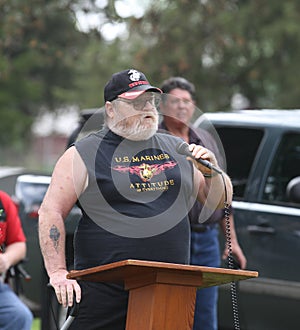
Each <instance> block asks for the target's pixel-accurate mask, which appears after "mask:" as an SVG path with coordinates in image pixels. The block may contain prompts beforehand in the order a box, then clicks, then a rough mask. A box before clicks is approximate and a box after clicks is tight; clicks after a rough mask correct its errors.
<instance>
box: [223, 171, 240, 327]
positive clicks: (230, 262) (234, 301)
mask: <svg viewBox="0 0 300 330" xmlns="http://www.w3.org/2000/svg"><path fill="white" fill-rule="evenodd" d="M221 177H222V180H223V184H224V194H225V201H224V213H225V214H224V218H225V236H226V245H227V249H228V268H229V269H235V267H234V264H235V263H234V259H233V255H232V246H231V230H230V208H229V206H230V205H229V203H228V192H227V188H226V184H225V179H224V176H223V173H221ZM230 294H231V304H232V313H233V324H234V330H240V321H239V309H238V299H237V289H236V282H234V281H233V282H231V283H230Z"/></svg>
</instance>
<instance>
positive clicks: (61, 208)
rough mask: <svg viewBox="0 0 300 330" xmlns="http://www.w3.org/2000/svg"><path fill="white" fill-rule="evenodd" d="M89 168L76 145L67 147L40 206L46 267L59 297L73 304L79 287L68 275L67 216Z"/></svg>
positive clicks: (62, 301) (81, 189) (78, 296)
mask: <svg viewBox="0 0 300 330" xmlns="http://www.w3.org/2000/svg"><path fill="white" fill-rule="evenodd" d="M86 181H87V173H86V168H85V166H84V163H83V161H82V160H81V158H80V156H79V155H78V152H77V151H76V149H75V147H71V148H70V149H68V150H67V151H66V152H65V153H64V154H63V156H62V157H61V158H60V159H59V160H58V162H57V164H56V166H55V169H54V171H53V174H52V179H51V183H50V185H49V188H48V190H47V193H46V195H45V198H44V200H43V202H42V205H41V207H40V210H39V240H40V247H41V251H42V254H43V258H44V263H45V267H46V270H47V273H48V275H49V277H50V284H51V285H52V286H53V287H54V289H55V292H56V295H57V298H58V301H59V302H60V303H62V304H63V305H64V306H66V305H67V302H68V304H69V305H72V303H73V290H75V292H76V297H77V300H78V301H79V299H80V288H79V286H78V284H77V283H76V281H70V280H67V279H66V274H67V268H66V261H65V260H66V255H65V226H64V219H65V218H66V217H67V215H68V214H69V212H70V210H71V209H72V207H73V206H74V204H75V203H76V201H77V199H78V196H79V195H80V194H81V192H82V191H83V190H84V188H85V186H86Z"/></svg>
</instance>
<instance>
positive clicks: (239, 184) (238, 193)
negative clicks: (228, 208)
mask: <svg viewBox="0 0 300 330" xmlns="http://www.w3.org/2000/svg"><path fill="white" fill-rule="evenodd" d="M215 128H216V129H217V132H218V134H219V136H220V139H221V141H222V144H223V147H224V150H225V155H226V162H227V173H228V174H229V176H230V177H231V179H232V183H233V186H234V195H235V199H240V200H241V199H243V197H244V193H245V188H246V184H247V181H248V177H249V174H250V170H251V167H252V164H253V162H254V159H255V156H256V152H257V150H258V148H259V145H260V142H261V140H262V138H263V135H264V132H263V130H260V129H252V128H241V127H222V126H219V127H218V126H216V127H215Z"/></svg>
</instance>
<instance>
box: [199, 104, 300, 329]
mask: <svg viewBox="0 0 300 330" xmlns="http://www.w3.org/2000/svg"><path fill="white" fill-rule="evenodd" d="M195 126H197V127H204V126H205V127H206V129H210V130H211V131H213V133H215V134H216V133H217V135H216V136H218V137H219V139H220V140H219V142H222V145H223V148H224V151H225V155H226V160H227V172H228V174H229V175H230V177H231V179H232V181H233V185H234V201H233V210H234V218H235V226H236V231H237V235H238V239H239V242H240V244H241V246H242V248H243V250H244V253H245V254H246V256H247V260H248V265H247V268H248V269H250V270H257V271H258V272H259V277H258V278H257V279H251V280H247V281H241V282H238V284H237V289H238V308H239V318H240V327H241V329H242V330H285V329H298V328H299V305H300V276H299V274H300V262H299V254H300V110H257V111H254V110H247V111H237V112H224V113H221V112H220V113H207V114H205V115H202V116H201V117H199V118H198V119H197V120H196V121H195ZM219 328H220V329H232V328H233V319H232V306H231V299H230V290H229V287H228V286H226V285H225V286H221V287H220V299H219Z"/></svg>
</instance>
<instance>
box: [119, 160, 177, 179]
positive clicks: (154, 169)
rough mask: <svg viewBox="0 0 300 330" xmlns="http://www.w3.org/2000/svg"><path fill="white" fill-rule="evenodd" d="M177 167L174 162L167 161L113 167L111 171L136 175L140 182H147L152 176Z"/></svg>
mask: <svg viewBox="0 0 300 330" xmlns="http://www.w3.org/2000/svg"><path fill="white" fill-rule="evenodd" d="M176 165H177V163H176V162H173V161H168V162H165V163H163V164H151V165H149V164H146V163H142V164H140V165H136V166H122V165H117V166H114V167H113V169H114V170H116V171H118V172H123V173H125V172H129V173H130V174H134V175H138V176H139V177H140V178H141V179H142V181H144V182H147V181H150V180H151V179H152V177H153V176H154V175H158V174H160V173H161V172H163V171H166V170H169V169H171V168H173V167H175V166H176Z"/></svg>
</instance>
